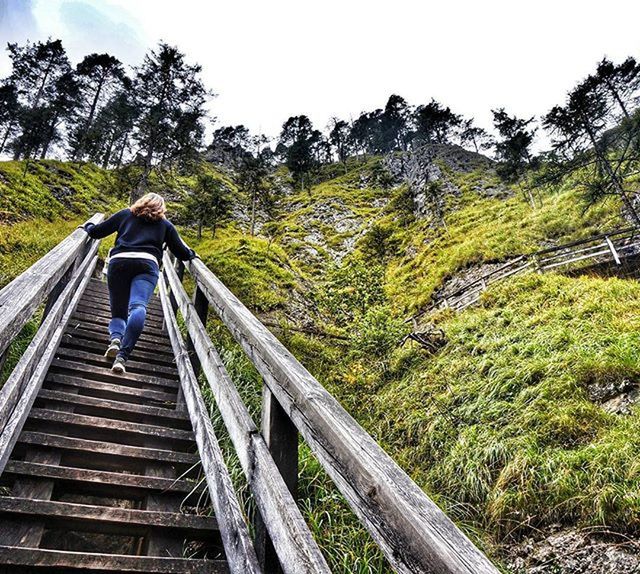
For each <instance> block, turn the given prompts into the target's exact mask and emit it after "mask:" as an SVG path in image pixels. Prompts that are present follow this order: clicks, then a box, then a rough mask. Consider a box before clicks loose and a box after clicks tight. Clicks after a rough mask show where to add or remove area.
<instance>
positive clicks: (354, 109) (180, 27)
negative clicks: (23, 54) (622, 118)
mask: <svg viewBox="0 0 640 574" xmlns="http://www.w3.org/2000/svg"><path fill="white" fill-rule="evenodd" d="M639 22H640V2H638V1H637V0H607V2H606V3H603V2H602V1H601V0H536V2H530V1H529V2H524V1H522V0H521V1H519V2H518V1H513V0H448V1H442V0H438V1H433V0H422V1H419V0H393V1H379V0H367V1H365V0H322V1H318V0H225V1H220V0H181V1H180V2H176V1H175V0H0V42H1V43H2V44H5V43H6V42H8V41H17V42H23V41H25V40H27V39H29V40H32V41H33V40H38V39H45V38H47V37H49V36H50V37H53V38H61V39H62V40H63V43H64V45H65V46H66V48H67V51H68V53H69V55H70V57H71V59H72V61H74V62H77V61H78V60H80V59H81V58H82V56H83V55H85V54H87V53H91V52H100V53H101V52H110V53H112V54H114V55H115V56H117V57H118V58H120V59H121V60H122V61H123V62H125V63H126V64H127V65H130V66H135V65H136V64H138V63H140V61H141V60H142V57H143V55H144V53H145V51H146V50H147V49H148V48H150V47H153V46H154V45H156V44H157V42H158V41H160V40H163V41H165V42H168V43H170V44H174V45H177V46H179V47H180V49H181V50H182V51H183V52H185V53H186V55H187V59H188V60H189V61H191V62H198V63H199V64H201V65H202V67H203V74H202V76H203V79H204V81H205V84H206V85H207V87H208V88H209V89H211V90H212V91H213V92H215V93H216V94H217V96H216V97H215V98H212V99H211V101H210V102H209V103H208V107H209V109H210V112H211V114H212V115H213V116H216V117H217V125H218V126H219V125H230V124H239V123H243V124H245V125H246V126H248V127H249V128H250V129H251V130H252V131H254V132H256V133H263V134H266V135H268V136H271V137H275V136H277V134H278V132H279V130H280V127H281V125H282V123H283V122H284V121H285V120H286V119H287V118H288V117H289V116H291V115H298V114H306V115H308V116H309V117H310V118H311V120H312V121H313V122H314V124H315V125H316V127H318V128H324V127H325V126H326V125H327V124H328V122H329V120H330V118H331V117H332V116H337V117H340V118H344V119H351V118H355V117H357V116H358V115H359V113H360V112H362V111H365V110H372V109H375V108H380V107H384V104H385V102H386V100H387V98H388V97H389V95H390V94H392V93H397V94H399V95H401V96H402V97H404V98H405V99H406V100H407V101H409V103H411V104H414V105H417V104H424V103H427V102H428V101H429V100H430V99H431V98H435V99H437V100H439V101H441V102H442V103H444V104H446V105H448V106H450V107H451V108H452V110H453V111H454V112H456V113H460V114H463V115H465V116H467V117H475V118H476V122H477V123H478V124H479V125H481V126H483V127H485V128H489V127H490V126H491V109H493V108H498V107H505V108H506V109H507V111H508V112H510V113H513V114H517V115H519V116H526V117H529V116H534V115H535V116H540V115H542V114H544V113H545V112H546V111H548V110H549V109H550V108H551V107H552V106H554V105H556V104H559V103H562V101H563V99H564V95H565V94H566V92H567V90H568V89H570V88H571V87H572V86H573V85H574V84H575V83H576V82H577V81H578V80H580V79H581V78H582V77H584V76H586V75H587V74H588V73H590V72H591V71H592V70H593V69H594V67H595V65H596V63H597V62H598V61H599V60H600V59H602V57H603V56H607V57H609V58H611V59H613V60H614V61H619V60H621V59H624V58H626V57H627V56H630V55H632V56H634V57H636V58H638V59H640V34H638V26H639V24H638V23H639ZM8 71H9V61H8V58H7V56H6V53H5V52H2V53H1V54H0V76H4V75H6V74H7V73H8Z"/></svg>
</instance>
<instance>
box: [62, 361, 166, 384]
mask: <svg viewBox="0 0 640 574" xmlns="http://www.w3.org/2000/svg"><path fill="white" fill-rule="evenodd" d="M51 366H52V367H55V368H56V370H57V369H61V370H65V371H71V372H72V373H73V374H74V375H76V376H77V375H82V378H86V379H92V380H96V381H103V382H109V383H114V384H116V385H122V386H135V387H137V388H145V385H146V386H151V387H153V388H156V387H161V388H165V389H174V390H177V389H178V387H179V383H178V382H177V381H176V380H172V379H167V378H164V377H153V376H151V375H141V374H139V373H126V374H124V375H118V374H116V373H114V372H113V371H111V368H110V367H107V366H104V367H97V366H95V365H86V364H78V363H76V362H74V361H67V360H65V359H54V360H53V361H52V362H51Z"/></svg>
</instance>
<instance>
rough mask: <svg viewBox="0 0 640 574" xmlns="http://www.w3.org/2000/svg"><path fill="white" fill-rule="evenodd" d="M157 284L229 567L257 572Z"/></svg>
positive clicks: (163, 287)
mask: <svg viewBox="0 0 640 574" xmlns="http://www.w3.org/2000/svg"><path fill="white" fill-rule="evenodd" d="M158 285H159V287H160V298H161V302H162V307H163V311H164V316H165V322H166V325H167V331H168V333H169V337H170V339H171V344H172V346H173V351H174V353H175V355H176V363H177V367H178V371H179V372H180V382H181V385H182V391H183V395H184V401H185V403H186V406H187V411H188V413H189V416H190V418H191V424H192V426H193V432H194V434H195V437H196V442H197V444H198V452H199V454H200V458H201V460H202V469H203V471H204V475H205V478H206V481H207V486H208V487H209V495H210V497H211V502H212V504H213V507H214V510H215V514H216V517H217V519H218V524H219V525H220V534H221V536H222V543H223V546H224V550H225V555H226V558H227V562H228V564H229V570H230V572H232V573H234V574H235V573H238V574H239V573H246V574H250V573H256V574H258V573H260V572H261V571H262V570H261V568H260V566H259V565H258V559H257V557H256V553H255V550H254V548H253V543H252V542H251V538H250V536H249V530H248V528H247V525H246V524H245V522H244V518H243V516H242V511H241V509H240V504H239V502H238V499H237V497H236V493H235V491H234V489H233V484H232V482H231V477H230V476H229V471H228V469H227V467H226V465H225V462H224V457H223V455H222V451H221V450H220V447H219V445H218V439H217V438H216V435H215V432H214V430H213V425H212V424H211V420H210V419H209V412H208V410H207V407H206V405H205V403H204V399H203V398H202V395H201V394H200V388H199V387H198V380H197V378H196V376H195V373H194V371H193V367H192V365H191V362H190V361H189V356H188V353H187V348H186V345H185V343H184V341H183V340H182V335H181V334H180V331H179V329H178V324H177V322H176V318H175V315H174V313H173V309H172V304H171V301H170V300H169V295H168V293H167V288H166V285H165V282H164V278H163V276H161V277H160V280H159V281H158Z"/></svg>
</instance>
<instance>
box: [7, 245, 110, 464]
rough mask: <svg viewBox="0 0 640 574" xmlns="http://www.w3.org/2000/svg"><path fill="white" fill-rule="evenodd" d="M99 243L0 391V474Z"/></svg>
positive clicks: (81, 290) (86, 279) (93, 263)
mask: <svg viewBox="0 0 640 574" xmlns="http://www.w3.org/2000/svg"><path fill="white" fill-rule="evenodd" d="M97 251H98V242H95V243H94V244H93V245H92V246H91V247H90V249H89V252H88V253H87V254H86V256H85V258H84V259H83V260H82V262H80V264H79V265H78V266H77V268H76V269H75V270H74V273H73V275H72V277H71V278H70V280H69V282H68V283H67V284H66V285H65V287H64V289H63V290H62V292H61V294H60V296H59V297H58V299H57V301H56V302H55V303H54V304H53V305H52V307H51V311H50V313H49V314H48V315H47V317H46V318H45V320H44V321H43V323H42V324H41V325H40V328H39V329H38V332H37V333H36V335H35V337H34V338H33V340H32V341H31V343H30V344H29V346H28V347H27V349H26V351H25V352H24V353H23V355H22V357H21V358H20V360H19V361H18V364H17V365H16V367H15V368H14V370H13V371H12V373H11V375H9V378H8V379H7V381H6V383H5V384H4V386H3V387H2V389H0V430H1V432H0V474H2V472H3V471H4V467H5V465H6V464H7V461H8V460H9V455H10V454H11V451H12V450H13V447H14V446H15V443H16V441H17V440H18V435H19V434H20V432H21V431H22V427H23V426H24V422H25V420H26V418H27V416H28V414H29V410H30V409H31V407H32V406H33V403H34V401H35V399H36V396H37V394H38V392H39V391H40V387H41V386H42V382H43V381H44V378H45V376H46V374H47V370H48V369H49V366H50V364H51V361H52V360H53V357H54V355H55V352H56V349H57V348H58V344H59V343H60V341H61V339H62V336H63V334H64V330H65V329H66V327H67V324H68V323H69V320H70V319H71V315H72V314H73V313H74V311H75V308H76V306H77V305H78V301H80V298H81V296H82V294H83V293H84V291H85V288H86V286H87V284H88V283H89V280H90V279H91V274H92V272H93V270H94V269H95V266H96V262H97Z"/></svg>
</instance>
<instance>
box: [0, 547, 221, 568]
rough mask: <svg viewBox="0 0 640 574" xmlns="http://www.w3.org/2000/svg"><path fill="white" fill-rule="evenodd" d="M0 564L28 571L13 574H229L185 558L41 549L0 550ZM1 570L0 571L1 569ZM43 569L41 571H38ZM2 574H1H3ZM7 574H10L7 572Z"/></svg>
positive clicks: (212, 562)
mask: <svg viewBox="0 0 640 574" xmlns="http://www.w3.org/2000/svg"><path fill="white" fill-rule="evenodd" d="M0 564H6V565H9V566H12V567H15V568H19V567H26V568H29V570H22V568H21V569H20V570H13V572H15V574H23V572H32V569H34V568H37V570H34V572H41V571H42V572H44V571H50V569H55V571H56V572H62V571H64V572H68V571H71V572H73V571H75V570H81V571H83V572H96V574H101V573H102V572H105V573H106V572H117V573H123V572H135V573H138V574H227V573H228V572H229V570H228V568H227V565H226V562H225V561H223V560H191V559H188V558H155V557H149V556H126V555H121V554H92V553H87V552H63V551H61V550H43V549H40V548H19V547H13V546H0ZM0 568H2V567H1V566H0ZM41 569H42V570H41ZM0 571H1V570H0ZM3 574H4V573H3ZM6 574H9V571H7V573H6Z"/></svg>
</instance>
